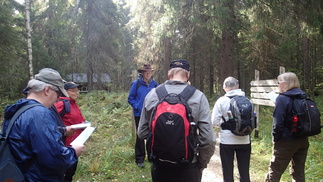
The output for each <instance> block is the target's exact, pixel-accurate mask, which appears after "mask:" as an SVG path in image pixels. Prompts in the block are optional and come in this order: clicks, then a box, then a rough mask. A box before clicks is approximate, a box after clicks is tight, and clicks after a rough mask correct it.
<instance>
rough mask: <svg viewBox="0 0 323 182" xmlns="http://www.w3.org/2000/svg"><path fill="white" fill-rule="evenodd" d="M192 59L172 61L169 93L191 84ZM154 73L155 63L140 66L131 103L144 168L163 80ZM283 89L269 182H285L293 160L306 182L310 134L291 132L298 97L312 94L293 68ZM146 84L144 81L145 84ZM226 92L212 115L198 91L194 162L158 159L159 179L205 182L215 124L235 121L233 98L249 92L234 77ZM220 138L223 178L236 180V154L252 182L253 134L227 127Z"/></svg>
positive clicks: (155, 172)
mask: <svg viewBox="0 0 323 182" xmlns="http://www.w3.org/2000/svg"><path fill="white" fill-rule="evenodd" d="M189 67H190V66H189V63H188V61H187V60H174V61H172V62H171V64H170V70H169V71H168V78H169V79H168V80H167V81H166V82H165V83H163V84H164V85H166V90H167V92H168V93H174V94H179V93H181V92H182V91H183V90H184V88H185V87H186V86H187V85H188V84H189V82H188V80H189V77H190V69H189ZM153 71H154V69H153V68H151V66H150V65H149V64H145V65H143V67H142V68H140V69H138V72H139V78H138V79H137V80H135V81H134V82H133V83H132V85H131V88H130V92H129V97H128V102H129V104H130V105H131V106H132V107H133V112H134V118H135V122H136V131H137V136H136V137H137V138H136V144H135V162H136V163H137V165H138V166H139V167H142V168H143V167H144V166H145V165H144V160H145V144H144V140H145V139H147V137H148V135H149V134H150V131H151V127H152V126H151V121H152V120H153V116H154V107H155V106H156V105H157V104H158V102H159V98H158V96H157V94H156V89H154V88H156V87H158V84H157V83H156V81H155V80H154V79H153ZM277 80H278V88H279V91H280V92H281V93H284V95H282V94H280V95H279V96H278V97H277V99H276V106H275V109H274V113H273V130H272V131H273V132H272V135H273V154H272V159H271V161H270V165H269V171H268V174H267V175H266V177H265V181H268V182H279V181H280V178H281V176H282V174H283V173H284V171H285V170H286V168H287V166H288V164H289V163H290V162H291V175H292V178H293V181H296V182H305V173H304V168H305V161H306V156H307V151H308V148H309V143H308V139H307V137H296V136H293V135H291V127H290V125H291V123H290V122H291V117H292V101H293V100H292V98H291V97H288V95H290V96H298V97H301V98H305V97H306V94H305V93H304V92H303V91H302V90H301V89H300V84H299V80H298V78H297V76H296V74H294V73H292V72H287V73H283V74H281V75H279V76H278V77H277ZM138 82H139V83H140V84H139V83H138ZM223 89H224V91H225V95H224V96H222V97H220V98H219V99H218V100H217V101H216V102H215V104H214V107H213V110H212V114H210V109H209V103H208V100H207V98H206V97H205V95H204V94H203V93H202V92H201V91H199V90H196V91H195V93H194V94H193V96H192V97H191V98H190V99H189V100H188V105H189V107H190V108H191V109H192V115H193V118H194V122H196V123H197V128H198V130H199V131H198V146H199V149H198V151H199V152H198V153H197V154H196V156H195V159H194V160H193V161H192V163H191V164H190V165H188V166H180V167H174V168H169V167H164V166H162V165H160V164H159V163H158V162H154V161H152V166H151V175H152V180H153V181H154V182H165V181H167V182H172V181H174V182H180V181H182V182H198V181H201V178H202V172H203V169H205V168H206V167H207V164H208V163H209V161H210V158H211V156H212V155H213V153H214V151H215V143H216V140H215V134H214V130H213V126H215V127H219V128H221V125H222V124H223V123H224V122H226V121H228V120H229V116H228V110H229V108H230V97H233V96H245V92H244V91H242V90H241V89H240V88H239V81H238V80H237V79H236V78H234V77H228V78H226V79H225V80H224V82H223ZM219 136H220V145H219V149H220V151H219V152H220V158H221V164H222V171H223V181H225V182H233V181H234V174H233V173H234V172H233V171H234V158H236V160H237V167H238V171H239V176H240V182H250V174H249V167H250V155H251V139H250V135H245V136H238V135H235V134H233V133H232V132H231V131H230V130H228V129H222V128H221V130H220V133H219Z"/></svg>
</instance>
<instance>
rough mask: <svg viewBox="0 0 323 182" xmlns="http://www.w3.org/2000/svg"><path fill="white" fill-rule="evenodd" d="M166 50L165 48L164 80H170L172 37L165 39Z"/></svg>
mask: <svg viewBox="0 0 323 182" xmlns="http://www.w3.org/2000/svg"><path fill="white" fill-rule="evenodd" d="M164 46H165V47H164V48H165V55H164V75H163V76H162V78H165V80H168V76H167V75H168V70H169V64H170V61H171V60H170V59H171V57H172V45H171V42H170V37H165V38H164Z"/></svg>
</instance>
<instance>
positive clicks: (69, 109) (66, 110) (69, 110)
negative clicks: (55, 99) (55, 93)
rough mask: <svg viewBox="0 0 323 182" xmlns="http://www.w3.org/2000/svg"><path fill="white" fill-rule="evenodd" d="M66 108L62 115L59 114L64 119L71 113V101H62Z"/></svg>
mask: <svg viewBox="0 0 323 182" xmlns="http://www.w3.org/2000/svg"><path fill="white" fill-rule="evenodd" d="M62 102H63V105H64V108H63V110H62V113H61V114H59V115H60V116H61V117H63V116H64V115H65V114H66V113H70V112H71V103H70V101H69V100H67V99H62Z"/></svg>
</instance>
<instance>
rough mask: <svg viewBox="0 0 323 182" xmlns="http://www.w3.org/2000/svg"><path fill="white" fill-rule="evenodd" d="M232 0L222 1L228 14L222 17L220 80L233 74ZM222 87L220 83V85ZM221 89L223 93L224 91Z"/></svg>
mask: <svg viewBox="0 0 323 182" xmlns="http://www.w3.org/2000/svg"><path fill="white" fill-rule="evenodd" d="M233 7H234V0H229V1H227V2H225V3H224V8H225V9H227V10H228V11H227V12H226V13H227V15H228V16H225V17H224V18H223V19H222V24H223V28H222V41H221V53H220V54H221V60H220V71H219V72H220V76H219V79H220V81H221V82H223V81H224V79H225V78H226V77H228V76H232V75H233V46H234V32H235V31H234V26H235V24H234V22H235V21H234V19H235V17H234V8H233ZM220 86H221V87H222V84H221V85H220ZM219 90H221V94H222V95H223V93H224V91H223V89H219Z"/></svg>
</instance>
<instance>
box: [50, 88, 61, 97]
mask: <svg viewBox="0 0 323 182" xmlns="http://www.w3.org/2000/svg"><path fill="white" fill-rule="evenodd" d="M50 88H51V89H52V90H53V91H54V92H56V94H57V98H58V97H61V96H63V95H62V92H61V91H60V90H59V88H58V87H50Z"/></svg>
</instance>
